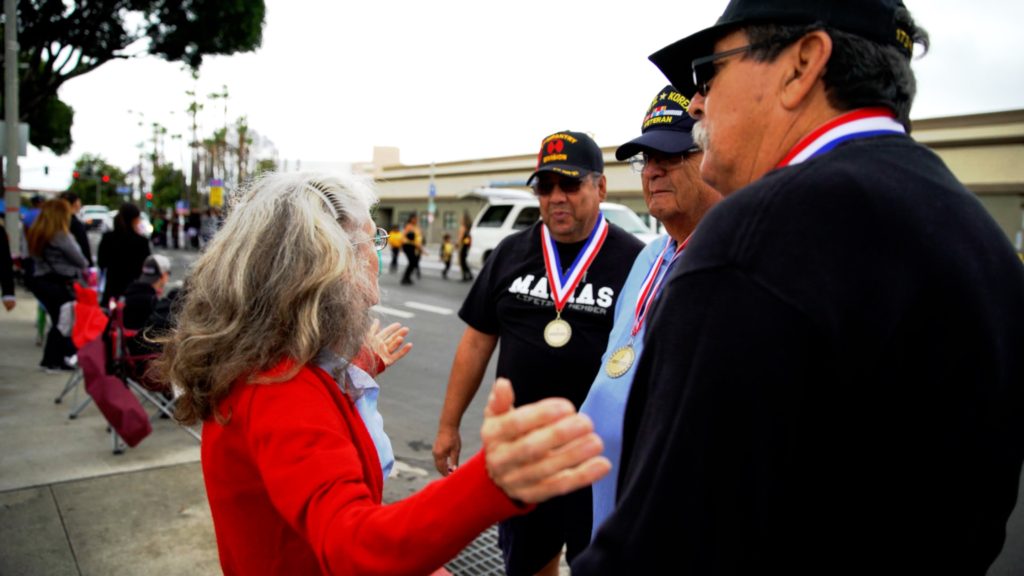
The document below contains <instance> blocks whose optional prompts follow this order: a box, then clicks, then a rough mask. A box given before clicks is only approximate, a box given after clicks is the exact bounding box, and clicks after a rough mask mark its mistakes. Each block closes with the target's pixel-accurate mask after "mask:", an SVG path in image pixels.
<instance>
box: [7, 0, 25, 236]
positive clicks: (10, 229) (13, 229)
mask: <svg viewBox="0 0 1024 576" xmlns="http://www.w3.org/2000/svg"><path fill="white" fill-rule="evenodd" d="M17 5H18V2H17V0H4V118H5V119H6V121H7V124H6V126H7V134H6V135H5V144H6V145H7V170H6V171H5V172H4V175H5V176H6V177H7V179H6V182H5V185H4V200H5V202H4V204H5V206H6V212H7V214H6V215H5V217H4V224H5V229H6V231H7V239H8V242H9V245H10V246H11V248H12V249H13V248H16V247H19V246H20V245H21V242H19V239H20V238H21V236H20V233H19V230H20V225H19V224H20V223H19V219H18V216H19V212H20V211H21V193H20V188H19V186H18V183H19V182H20V181H21V173H20V171H19V168H18V149H19V147H20V146H19V145H20V142H19V141H18V140H19V138H18V7H17Z"/></svg>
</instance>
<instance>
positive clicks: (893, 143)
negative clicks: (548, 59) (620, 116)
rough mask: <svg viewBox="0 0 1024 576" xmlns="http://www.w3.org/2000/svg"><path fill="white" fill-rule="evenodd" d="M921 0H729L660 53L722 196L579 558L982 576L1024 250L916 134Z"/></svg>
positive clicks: (682, 265) (1022, 360)
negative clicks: (605, 504)
mask: <svg viewBox="0 0 1024 576" xmlns="http://www.w3.org/2000/svg"><path fill="white" fill-rule="evenodd" d="M915 45H922V46H924V47H927V35H926V34H925V33H924V32H923V31H922V30H921V29H920V28H918V27H917V26H915V25H914V22H913V20H912V18H911V16H910V14H909V12H908V11H907V10H906V8H905V7H904V6H903V4H902V2H900V1H899V0H860V1H858V2H850V1H848V0H733V1H732V2H730V3H729V6H728V7H727V8H726V10H725V13H724V14H723V15H722V17H721V18H720V19H719V23H718V25H716V26H714V27H712V28H709V29H707V30H704V31H701V32H698V33H697V34H695V35H693V36H690V37H688V38H686V39H684V40H681V41H679V42H677V43H675V44H673V45H671V46H669V47H667V48H664V49H662V50H661V51H659V52H657V53H655V54H654V55H653V56H651V59H652V60H653V61H654V63H655V64H657V65H658V66H659V67H660V68H661V69H662V71H664V72H665V74H666V75H667V76H668V79H669V80H670V81H671V82H672V83H673V84H674V85H675V86H676V87H678V88H680V90H682V91H684V92H685V93H689V94H694V96H693V99H692V102H691V104H690V108H689V111H690V114H691V115H692V116H694V118H695V119H697V120H699V124H698V128H696V129H695V130H694V132H695V133H696V134H698V135H699V137H698V141H699V142H700V143H701V145H702V147H703V148H704V150H705V155H704V160H703V163H702V166H701V174H702V177H703V178H704V179H705V180H706V181H707V182H708V183H709V184H711V185H712V186H714V187H715V188H717V189H718V190H719V191H721V192H722V193H723V194H724V195H725V196H726V198H725V200H723V201H722V202H721V203H720V204H718V205H717V206H716V207H715V208H714V209H712V210H711V211H710V212H709V213H708V214H707V216H706V217H705V218H704V220H703V221H702V222H701V224H700V227H699V228H698V229H697V231H696V232H695V233H694V236H693V239H692V241H691V242H690V245H689V246H688V248H687V249H686V252H685V254H684V255H683V256H682V258H681V259H680V261H679V262H678V263H677V265H676V266H675V267H674V269H673V271H672V273H671V275H670V276H669V278H668V280H666V282H665V286H664V288H663V292H662V296H661V298H660V299H659V300H658V302H657V304H656V307H655V310H654V312H653V314H654V316H653V319H652V321H651V325H650V327H649V328H648V332H647V338H646V347H645V350H644V354H643V356H642V357H641V359H640V364H639V366H638V369H637V374H636V378H635V381H634V384H633V387H632V389H631V393H630V397H629V401H628V405H627V409H626V416H625V422H624V425H623V436H624V440H623V443H624V444H623V456H622V462H623V464H622V467H621V470H622V473H621V474H620V476H619V499H618V502H617V506H616V509H615V511H614V512H613V513H612V515H611V516H610V517H609V518H608V521H607V522H605V523H604V524H603V525H602V527H601V529H600V530H599V531H598V533H597V535H596V537H595V539H594V541H593V543H592V545H591V547H590V548H589V549H588V550H587V551H586V552H584V553H583V554H582V555H581V556H580V557H579V558H578V559H577V561H576V562H574V563H573V566H572V572H573V575H574V576H580V575H583V576H586V575H590V574H625V573H632V574H649V573H659V571H660V570H664V568H665V567H666V566H671V571H672V572H674V573H679V574H719V575H721V574H787V575H809V574H878V573H884V574H984V573H985V572H986V570H987V569H988V567H989V565H990V564H991V563H992V561H993V559H995V557H996V556H997V555H998V554H999V551H1000V548H1001V547H1002V546H1003V540H1004V535H1005V532H1004V531H1005V526H1006V519H1007V517H1008V516H1009V514H1010V512H1011V510H1012V509H1013V507H1014V500H1015V499H1016V496H1017V490H1018V478H1019V474H1020V470H1021V461H1022V459H1024V418H1022V417H1021V414H1024V353H1022V351H1024V268H1022V267H1021V265H1020V262H1019V261H1018V260H1017V257H1016V255H1015V254H1014V250H1013V247H1012V246H1011V245H1010V243H1009V241H1008V239H1007V238H1006V236H1005V234H1004V233H1003V232H1002V230H1001V229H1000V228H999V227H998V226H997V225H996V223H995V222H994V221H993V220H992V218H991V217H990V216H989V215H988V213H987V212H986V211H985V209H984V208H983V207H982V205H981V203H980V202H979V201H978V200H977V198H975V197H974V195H973V194H972V193H971V192H969V191H968V190H966V189H965V188H964V186H963V185H962V184H960V183H959V182H958V181H957V180H956V178H955V177H954V176H953V175H952V173H951V172H950V171H949V169H948V168H947V167H946V166H945V165H944V164H943V162H942V161H941V160H940V159H939V158H938V157H937V156H936V155H935V154H934V153H933V152H931V151H930V150H928V149H927V148H925V147H924V146H921V145H920V144H917V143H915V142H914V141H913V140H912V139H911V138H910V137H909V136H907V134H906V132H905V130H906V128H907V127H908V126H909V112H910V105H911V101H912V100H913V95H914V89H915V88H914V75H913V72H912V71H911V68H910V58H911V54H912V51H913V48H914V46H915Z"/></svg>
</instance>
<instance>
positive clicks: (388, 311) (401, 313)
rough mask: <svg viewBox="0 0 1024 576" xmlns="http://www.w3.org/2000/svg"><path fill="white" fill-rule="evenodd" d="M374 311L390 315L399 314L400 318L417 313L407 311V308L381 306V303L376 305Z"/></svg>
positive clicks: (410, 316) (409, 316)
mask: <svg viewBox="0 0 1024 576" xmlns="http://www.w3.org/2000/svg"><path fill="white" fill-rule="evenodd" d="M373 311H374V312H378V313H380V314H387V315H388V316H398V317H399V318H412V317H413V316H415V314H413V313H412V312H406V311H405V310H396V309H394V308H388V307H386V306H381V305H380V304H378V305H376V306H374V307H373Z"/></svg>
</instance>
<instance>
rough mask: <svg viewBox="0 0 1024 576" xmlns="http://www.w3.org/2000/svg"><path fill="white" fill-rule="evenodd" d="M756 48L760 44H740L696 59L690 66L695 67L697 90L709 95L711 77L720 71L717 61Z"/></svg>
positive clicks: (694, 80)
mask: <svg viewBox="0 0 1024 576" xmlns="http://www.w3.org/2000/svg"><path fill="white" fill-rule="evenodd" d="M754 48H758V46H755V45H754V44H747V45H746V46H740V47H739V48H733V49H732V50H725V51H724V52H716V53H715V54H711V55H708V56H702V57H700V58H697V59H695V60H694V61H693V62H692V63H691V64H690V67H691V68H692V69H693V85H694V86H696V87H697V92H698V93H699V94H700V95H701V96H707V95H708V90H710V89H711V79H712V78H714V77H715V74H716V73H717V72H718V68H717V67H716V66H715V62H717V61H719V60H721V59H722V58H728V57H729V56H733V55H735V54H742V53H744V52H749V51H751V50H753V49H754Z"/></svg>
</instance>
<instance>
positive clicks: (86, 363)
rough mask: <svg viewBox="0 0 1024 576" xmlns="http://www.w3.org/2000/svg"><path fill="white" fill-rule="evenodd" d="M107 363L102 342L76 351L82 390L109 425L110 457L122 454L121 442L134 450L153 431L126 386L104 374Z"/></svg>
mask: <svg viewBox="0 0 1024 576" xmlns="http://www.w3.org/2000/svg"><path fill="white" fill-rule="evenodd" d="M107 360H108V355H107V351H106V343H105V342H104V341H103V338H94V339H93V340H91V341H89V342H88V343H86V344H85V346H82V347H81V348H80V349H79V350H78V365H79V366H80V367H81V370H82V378H83V380H84V381H85V390H86V392H88V393H89V396H90V397H91V398H92V399H93V401H95V402H96V407H97V408H99V409H100V412H102V413H103V417H104V418H106V420H107V423H108V424H110V436H111V440H112V442H113V450H114V454H121V453H122V452H124V446H123V445H122V441H123V443H124V444H127V445H128V446H137V445H138V444H139V442H142V440H143V439H144V438H145V437H146V436H149V434H150V433H151V432H152V431H153V425H152V424H151V423H150V421H149V415H148V414H146V410H145V409H144V408H143V407H142V403H141V402H139V399H138V398H137V397H136V396H135V394H133V393H132V391H131V390H129V387H128V385H127V384H126V383H125V382H124V381H122V380H121V379H120V378H118V377H117V376H114V375H112V374H110V373H108V372H107Z"/></svg>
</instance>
